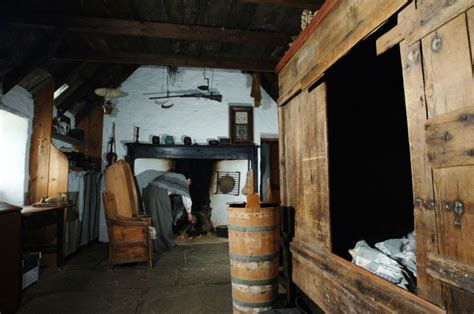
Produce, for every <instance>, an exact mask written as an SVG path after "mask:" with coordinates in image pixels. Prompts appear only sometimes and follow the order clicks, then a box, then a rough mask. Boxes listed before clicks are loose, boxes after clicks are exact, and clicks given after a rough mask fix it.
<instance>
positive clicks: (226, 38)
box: [7, 16, 291, 46]
mask: <svg viewBox="0 0 474 314" xmlns="http://www.w3.org/2000/svg"><path fill="white" fill-rule="evenodd" d="M7 23H8V24H9V25H10V26H17V27H25V26H26V27H38V28H47V29H51V28H61V29H64V30H67V31H75V32H88V33H99V34H114V35H128V36H142V37H152V38H169V39H179V40H196V41H218V42H228V43H236V44H248V43H254V44H259V45H262V44H265V45H272V46H277V45H287V44H288V42H290V40H291V34H285V33H276V32H263V31H246V30H240V29H227V28H224V27H207V26H195V25H179V24H168V23H157V22H141V21H131V20H118V19H103V18H89V17H75V16H54V17H47V16H42V17H38V16H22V17H11V18H7Z"/></svg>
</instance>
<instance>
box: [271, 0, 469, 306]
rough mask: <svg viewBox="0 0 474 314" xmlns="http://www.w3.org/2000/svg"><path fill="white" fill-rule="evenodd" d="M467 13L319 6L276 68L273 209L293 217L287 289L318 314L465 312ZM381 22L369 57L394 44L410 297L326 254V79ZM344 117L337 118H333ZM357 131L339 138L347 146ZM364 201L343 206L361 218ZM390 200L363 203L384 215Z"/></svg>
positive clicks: (426, 3)
mask: <svg viewBox="0 0 474 314" xmlns="http://www.w3.org/2000/svg"><path fill="white" fill-rule="evenodd" d="M473 5H474V2H473V1H472V0H471V1H469V0H457V1H439V0H423V1H422V0H418V1H412V2H410V1H404V0H400V1H399V0H393V1H371V0H359V1H335V0H334V1H332V0H328V1H326V3H325V4H324V6H323V7H322V8H321V10H320V11H319V13H318V14H317V15H316V17H315V19H314V20H313V21H312V22H311V24H310V25H309V26H308V28H307V30H305V32H304V33H302V35H301V36H300V38H299V39H297V40H296V42H295V43H294V44H293V46H292V47H291V48H290V50H289V51H288V53H287V54H286V55H285V57H284V58H283V59H282V60H281V62H280V63H279V65H278V67H277V70H278V71H279V88H280V99H279V127H280V158H281V163H280V177H281V180H280V182H281V202H282V205H283V206H286V207H292V208H294V209H295V212H296V217H295V237H294V239H293V241H292V244H291V249H292V253H293V280H294V282H295V283H296V285H298V286H299V287H300V288H301V289H302V290H303V291H304V292H305V293H306V294H308V295H309V296H310V297H311V298H312V299H313V301H315V302H316V303H317V304H318V305H319V306H320V307H321V308H322V309H323V310H325V311H328V312H346V311H347V312H366V311H370V312H390V311H401V312H423V313H425V312H443V311H445V310H446V311H447V312H451V313H464V312H472V311H473V310H474V287H473V282H474V242H472V240H471V237H472V235H473V234H474V200H473V199H474V166H473V165H474V153H473V152H474V132H473V131H474V122H473V121H474V91H473V63H474V62H473V60H474V53H473V40H472V38H473V37H474V29H473V25H474V18H473V16H474V9H473V8H472V7H473ZM387 20H391V21H395V24H396V25H395V26H394V27H393V28H392V29H390V30H389V31H388V32H386V33H384V34H381V36H379V38H378V40H377V44H376V46H375V45H374V50H377V53H378V54H383V53H384V52H386V51H387V50H389V49H390V48H391V47H393V48H392V49H397V50H399V55H400V60H399V61H398V62H400V71H401V74H402V76H403V81H402V83H401V92H402V93H403V94H404V97H403V98H404V103H405V104H403V103H401V105H404V106H405V107H404V108H403V109H404V110H406V121H405V122H406V128H407V133H408V139H407V140H408V142H409V156H410V161H411V168H410V169H409V170H410V171H411V186H412V196H411V197H412V210H413V212H412V217H413V222H412V224H413V225H414V229H415V231H416V245H417V250H416V259H417V291H416V293H412V292H409V291H406V290H404V289H401V288H399V287H397V286H395V285H393V284H391V283H389V282H388V281H385V280H383V279H381V278H379V277H377V276H375V275H374V274H372V273H369V272H368V271H366V270H364V269H362V268H360V267H358V266H355V265H354V264H352V263H351V262H350V261H349V260H347V259H345V258H343V257H341V256H340V254H335V248H334V244H335V243H336V242H335V239H333V238H334V236H335V234H334V230H333V229H335V228H334V224H335V223H337V221H336V219H335V218H338V217H334V215H331V214H332V210H333V209H334V208H333V202H332V201H331V193H333V192H334V191H331V188H330V187H332V186H333V185H332V181H334V180H335V178H334V177H332V176H331V175H332V172H331V171H330V165H331V162H332V160H333V158H334V156H332V155H331V152H332V150H331V149H330V148H331V136H330V135H331V134H329V135H328V130H329V133H331V125H329V126H328V121H331V119H328V108H329V106H336V105H339V104H335V103H332V99H334V98H332V99H331V98H328V90H330V89H331V88H334V84H335V82H337V80H334V79H330V75H329V73H330V72H331V71H332V70H333V68H334V67H335V64H337V62H338V61H340V60H341V59H342V58H343V57H344V55H346V54H350V51H351V50H352V49H353V48H354V47H355V46H356V45H358V44H359V43H360V42H361V41H364V40H368V39H367V38H369V37H370V36H371V35H372V36H374V34H376V35H377V36H378V33H377V32H378V31H379V32H380V30H381V29H383V27H384V26H383V24H384V23H386V21H387ZM381 27H382V28H381ZM382 57H383V56H382ZM347 71H351V67H350V66H348V67H347ZM339 75H343V74H339ZM361 77H363V76H361ZM336 78H337V77H336ZM370 88H371V86H370V85H369V86H366V89H367V90H366V91H365V92H366V95H368V94H367V93H374V92H375V91H373V90H371V89H370ZM339 92H340V93H345V92H347V91H345V90H341V91H339ZM351 96H352V95H351ZM381 99H382V100H383V97H382V98H381ZM385 104H386V102H385V101H381V102H380V106H379V108H378V110H380V115H379V118H380V119H386V118H387V117H386V116H384V112H385V111H384V110H385V109H384V108H383V106H384V105H385ZM362 105H363V104H362ZM331 108H332V107H331ZM329 111H330V110H329ZM333 111H334V110H333ZM344 114H346V112H345V111H344V110H341V111H340V112H337V113H336V117H335V118H334V119H337V115H341V116H342V115H344ZM373 118H374V119H375V118H377V117H376V116H374V117H373ZM363 123H371V121H370V120H367V121H364V122H363ZM374 125H375V124H374ZM377 132H380V131H379V130H377V129H374V130H373V133H377ZM355 133H357V130H352V129H348V130H347V136H348V137H351V136H354V134H355ZM362 136H364V134H361V135H360V136H359V137H362ZM328 138H329V139H328ZM379 138H383V135H380V137H379ZM356 140H357V137H354V141H356ZM354 147H355V146H354ZM363 153H364V151H363V150H361V151H357V150H352V151H350V152H348V154H347V157H345V156H344V158H346V160H347V163H351V162H353V161H354V158H353V156H354V155H355V154H363ZM339 159H341V158H339ZM358 160H361V159H358ZM353 166H354V167H359V166H360V165H358V164H354V165H353ZM386 166H387V167H395V168H396V167H399V165H398V164H396V163H390V164H388V165H386ZM331 180H332V181H331ZM362 181H363V180H362ZM348 184H353V185H357V184H358V182H352V183H348ZM338 197H341V198H344V197H345V196H344V195H339V196H338ZM370 202H371V199H370V193H369V194H367V195H360V199H359V198H358V199H353V202H352V203H353V205H352V206H351V207H352V208H350V209H351V210H353V211H361V212H362V211H363V209H361V208H363V207H364V206H366V205H365V204H367V203H370ZM388 203H389V201H388V200H387V202H386V203H383V202H382V203H377V204H375V205H373V204H371V205H373V206H377V207H378V208H379V210H380V212H381V213H383V212H384V209H385V208H387V207H389V205H390V204H388ZM346 204H349V202H348V203H346ZM338 230H339V229H338ZM338 232H339V231H338ZM336 236H340V233H338V234H336ZM354 244H355V242H354Z"/></svg>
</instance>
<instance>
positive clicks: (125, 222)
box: [110, 217, 149, 228]
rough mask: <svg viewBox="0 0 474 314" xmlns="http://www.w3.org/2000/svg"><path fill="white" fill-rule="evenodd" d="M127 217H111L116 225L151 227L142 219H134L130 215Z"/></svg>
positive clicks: (111, 220)
mask: <svg viewBox="0 0 474 314" xmlns="http://www.w3.org/2000/svg"><path fill="white" fill-rule="evenodd" d="M125 218H126V219H122V218H121V217H118V218H113V219H110V222H111V223H112V225H115V226H125V227H126V226H134V227H146V228H148V227H149V224H148V223H147V222H145V221H141V220H137V219H133V218H129V217H125Z"/></svg>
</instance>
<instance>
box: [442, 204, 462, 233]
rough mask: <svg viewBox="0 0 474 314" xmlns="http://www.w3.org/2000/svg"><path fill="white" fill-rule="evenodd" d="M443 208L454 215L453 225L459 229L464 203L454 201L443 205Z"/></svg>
mask: <svg viewBox="0 0 474 314" xmlns="http://www.w3.org/2000/svg"><path fill="white" fill-rule="evenodd" d="M444 206H445V208H446V209H447V210H450V211H452V212H453V213H454V225H455V226H456V227H457V228H461V218H462V215H463V214H464V203H463V202H462V201H459V200H458V201H454V202H453V203H448V202H446V203H445V205H444Z"/></svg>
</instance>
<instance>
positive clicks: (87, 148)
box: [77, 106, 104, 159]
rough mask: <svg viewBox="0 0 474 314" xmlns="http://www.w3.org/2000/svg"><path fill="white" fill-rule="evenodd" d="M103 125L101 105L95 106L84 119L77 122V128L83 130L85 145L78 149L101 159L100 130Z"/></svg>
mask: <svg viewBox="0 0 474 314" xmlns="http://www.w3.org/2000/svg"><path fill="white" fill-rule="evenodd" d="M103 125H104V111H103V109H102V107H99V106H97V107H95V108H94V109H93V110H92V111H91V112H90V113H89V114H88V115H87V117H85V118H84V119H82V120H81V121H80V122H79V123H78V126H77V127H78V128H79V129H83V130H84V133H85V134H84V138H85V145H84V146H83V147H81V149H80V151H81V152H82V153H85V154H87V155H88V156H91V157H94V158H99V159H102V133H103V132H102V130H103Z"/></svg>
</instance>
